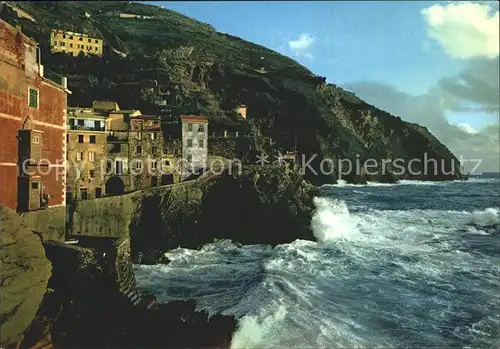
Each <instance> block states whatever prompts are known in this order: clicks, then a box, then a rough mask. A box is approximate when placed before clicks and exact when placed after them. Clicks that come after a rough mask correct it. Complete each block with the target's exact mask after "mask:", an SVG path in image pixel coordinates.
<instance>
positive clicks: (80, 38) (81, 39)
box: [78, 36, 83, 46]
mask: <svg viewBox="0 0 500 349" xmlns="http://www.w3.org/2000/svg"><path fill="white" fill-rule="evenodd" d="M78 40H80V41H83V38H82V37H81V36H80V37H79V38H78ZM82 46H83V45H82Z"/></svg>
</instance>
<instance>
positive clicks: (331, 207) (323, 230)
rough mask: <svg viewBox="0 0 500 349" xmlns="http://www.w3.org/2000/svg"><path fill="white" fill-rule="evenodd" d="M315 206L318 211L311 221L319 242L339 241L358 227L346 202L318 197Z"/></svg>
mask: <svg viewBox="0 0 500 349" xmlns="http://www.w3.org/2000/svg"><path fill="white" fill-rule="evenodd" d="M314 205H315V207H316V209H315V211H314V213H313V216H312V219H311V228H312V231H313V234H314V237H315V238H316V239H317V240H318V241H321V242H324V241H328V240H332V239H338V238H339V237H342V236H345V235H347V234H349V233H351V232H353V231H355V229H356V227H355V225H354V224H353V221H352V219H351V215H350V213H349V209H348V208H347V205H346V204H345V202H344V201H342V200H336V199H329V198H325V197H316V198H314Z"/></svg>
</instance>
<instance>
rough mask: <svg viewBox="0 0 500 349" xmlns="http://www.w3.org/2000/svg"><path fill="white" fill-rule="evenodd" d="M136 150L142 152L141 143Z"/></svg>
mask: <svg viewBox="0 0 500 349" xmlns="http://www.w3.org/2000/svg"><path fill="white" fill-rule="evenodd" d="M135 151H136V152H137V154H141V153H142V147H141V146H140V145H138V146H137V147H136V148H135Z"/></svg>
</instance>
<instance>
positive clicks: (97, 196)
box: [95, 188, 102, 199]
mask: <svg viewBox="0 0 500 349" xmlns="http://www.w3.org/2000/svg"><path fill="white" fill-rule="evenodd" d="M101 196H102V189H101V188H95V197H96V199H97V198H100V197H101Z"/></svg>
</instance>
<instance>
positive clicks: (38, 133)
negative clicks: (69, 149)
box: [0, 20, 71, 212]
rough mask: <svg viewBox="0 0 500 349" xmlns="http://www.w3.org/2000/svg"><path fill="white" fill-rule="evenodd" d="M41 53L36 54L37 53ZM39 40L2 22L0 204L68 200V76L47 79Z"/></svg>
mask: <svg viewBox="0 0 500 349" xmlns="http://www.w3.org/2000/svg"><path fill="white" fill-rule="evenodd" d="M37 53H38V54H37ZM39 56H40V52H39V47H38V44H37V43H36V42H35V41H34V40H33V39H31V38H29V37H27V36H26V35H24V34H23V33H22V31H21V28H20V27H16V28H14V27H12V26H11V25H10V24H8V23H7V22H5V21H3V20H0V130H1V131H0V178H1V179H2V180H1V181H0V203H1V204H3V205H5V206H7V207H9V208H11V209H14V210H17V211H18V212H27V211H33V210H39V209H43V208H46V207H52V206H61V205H65V204H66V195H65V189H66V164H65V154H66V108H67V94H68V93H71V92H70V91H69V90H68V89H67V80H66V78H64V77H61V80H60V81H57V82H55V81H52V80H49V79H47V78H46V77H44V69H43V66H42V65H41V62H40V59H39V58H37V57H39Z"/></svg>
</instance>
